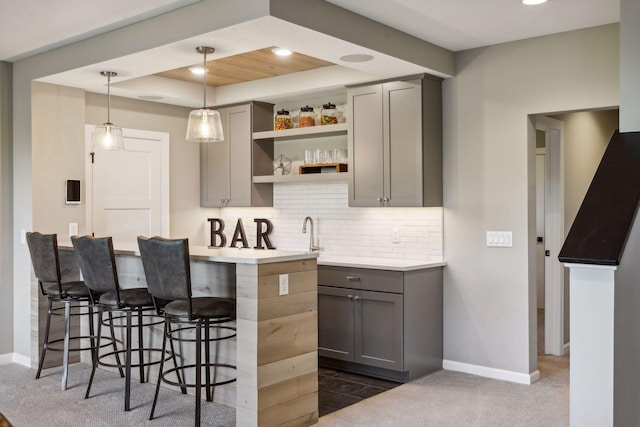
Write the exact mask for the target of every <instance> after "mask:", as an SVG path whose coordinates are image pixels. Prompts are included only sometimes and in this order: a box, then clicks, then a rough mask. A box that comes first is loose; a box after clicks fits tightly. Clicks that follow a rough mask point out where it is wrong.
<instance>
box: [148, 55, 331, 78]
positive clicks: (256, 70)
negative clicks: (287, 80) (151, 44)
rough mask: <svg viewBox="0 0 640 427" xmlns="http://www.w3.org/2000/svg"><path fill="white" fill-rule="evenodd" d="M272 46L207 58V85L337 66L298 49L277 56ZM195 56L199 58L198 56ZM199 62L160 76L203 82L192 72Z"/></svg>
mask: <svg viewBox="0 0 640 427" xmlns="http://www.w3.org/2000/svg"><path fill="white" fill-rule="evenodd" d="M271 49H273V48H271V47H268V48H266V49H260V50H254V51H252V52H246V53H242V54H240V55H234V56H228V57H226V58H221V59H216V60H212V61H207V70H208V72H207V85H208V86H214V87H218V86H226V85H231V84H235V83H243V82H249V81H253V80H259V79H265V78H268V77H276V76H282V75H285V74H290V73H297V72H299V71H308V70H314V69H316V68H321V67H328V66H330V65H335V64H333V63H331V62H327V61H323V60H321V59H317V58H313V57H311V56H307V55H303V54H300V53H295V52H294V53H293V54H292V55H290V56H284V57H282V56H277V55H276V54H274V53H273V52H271ZM194 59H196V56H195V55H194ZM198 65H200V66H202V61H200V62H199V63H198V62H196V63H194V64H193V65H189V66H187V67H182V68H176V69H175V70H169V71H164V72H162V73H158V74H156V75H157V76H161V77H168V78H171V79H177V80H184V81H189V82H194V83H202V76H199V75H196V74H194V73H192V72H191V71H189V68H191V67H193V66H198Z"/></svg>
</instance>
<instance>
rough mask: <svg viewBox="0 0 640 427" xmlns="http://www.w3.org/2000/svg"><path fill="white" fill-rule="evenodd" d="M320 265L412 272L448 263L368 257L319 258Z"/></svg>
mask: <svg viewBox="0 0 640 427" xmlns="http://www.w3.org/2000/svg"><path fill="white" fill-rule="evenodd" d="M318 265H329V266H334V267H353V268H370V269H375V270H391V271H412V270H422V269H425V268H434V267H443V266H445V265H447V263H446V262H429V261H424V260H423V261H420V260H411V259H388V258H368V257H351V258H349V257H332V256H326V257H325V256H322V255H320V258H318Z"/></svg>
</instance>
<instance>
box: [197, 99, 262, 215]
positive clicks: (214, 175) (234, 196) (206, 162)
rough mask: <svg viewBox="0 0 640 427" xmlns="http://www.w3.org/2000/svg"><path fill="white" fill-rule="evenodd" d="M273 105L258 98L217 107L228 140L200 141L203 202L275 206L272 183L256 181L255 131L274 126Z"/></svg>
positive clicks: (243, 205)
mask: <svg viewBox="0 0 640 427" xmlns="http://www.w3.org/2000/svg"><path fill="white" fill-rule="evenodd" d="M271 108H272V107H271V104H264V103H256V102H252V103H249V104H242V105H234V106H229V107H220V108H216V110H217V111H218V112H220V115H221V118H222V130H223V132H224V141H221V142H213V143H206V144H204V143H203V144H200V205H201V206H203V207H227V206H229V207H232V206H233V207H252V206H273V191H272V186H271V185H270V184H253V183H252V177H253V170H252V158H253V156H252V148H253V140H252V134H253V131H254V130H264V128H265V127H266V126H271V121H272V113H271Z"/></svg>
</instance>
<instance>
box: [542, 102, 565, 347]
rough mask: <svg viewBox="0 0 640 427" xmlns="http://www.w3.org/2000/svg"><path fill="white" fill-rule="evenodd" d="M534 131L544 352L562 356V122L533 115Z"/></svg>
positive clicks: (563, 236)
mask: <svg viewBox="0 0 640 427" xmlns="http://www.w3.org/2000/svg"><path fill="white" fill-rule="evenodd" d="M535 127H536V130H541V131H544V132H545V192H544V193H545V233H544V234H545V236H544V242H545V243H544V245H545V247H544V249H545V250H548V251H550V256H545V311H544V312H545V322H544V328H545V345H544V348H545V353H546V354H552V355H555V356H562V355H564V353H565V343H564V315H565V298H564V267H563V265H562V263H560V261H558V254H559V253H560V249H561V248H562V244H563V242H564V238H565V232H564V141H563V135H564V122H562V121H560V120H556V119H552V118H550V117H547V116H540V115H539V116H536V123H535Z"/></svg>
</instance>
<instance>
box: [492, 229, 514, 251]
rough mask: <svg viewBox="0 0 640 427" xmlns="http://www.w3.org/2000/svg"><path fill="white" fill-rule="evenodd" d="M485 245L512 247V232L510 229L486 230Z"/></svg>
mask: <svg viewBox="0 0 640 427" xmlns="http://www.w3.org/2000/svg"><path fill="white" fill-rule="evenodd" d="M487 246H488V247H490V248H511V247H513V232H511V231H487Z"/></svg>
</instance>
